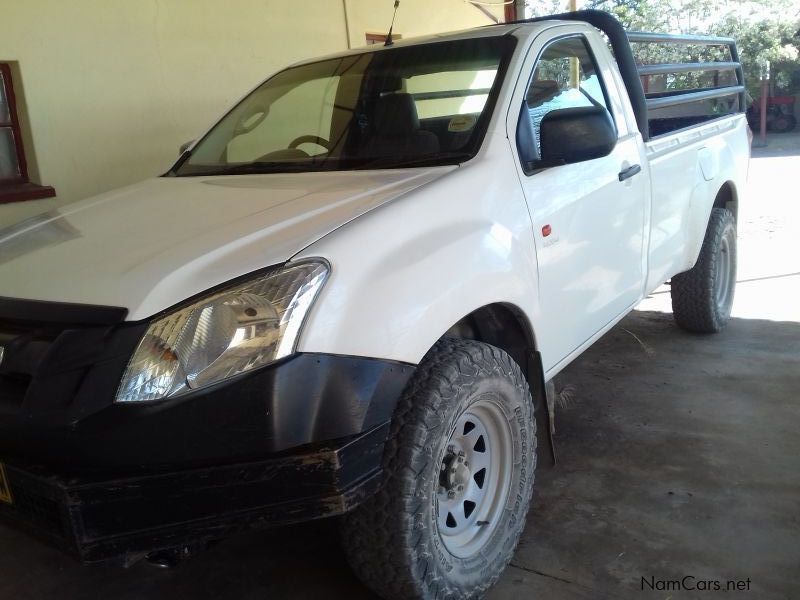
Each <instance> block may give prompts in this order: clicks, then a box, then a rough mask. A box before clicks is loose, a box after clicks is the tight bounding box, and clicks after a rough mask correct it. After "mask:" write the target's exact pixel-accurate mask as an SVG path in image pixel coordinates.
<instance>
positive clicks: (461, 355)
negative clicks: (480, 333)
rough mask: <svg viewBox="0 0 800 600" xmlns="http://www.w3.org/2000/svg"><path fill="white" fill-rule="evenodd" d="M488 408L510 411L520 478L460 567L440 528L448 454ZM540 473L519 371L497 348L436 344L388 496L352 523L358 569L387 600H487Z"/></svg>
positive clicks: (404, 404) (415, 388) (410, 407)
mask: <svg viewBox="0 0 800 600" xmlns="http://www.w3.org/2000/svg"><path fill="white" fill-rule="evenodd" d="M486 402H492V403H496V405H497V406H499V407H501V409H502V410H501V411H500V414H502V415H503V417H504V418H506V419H507V422H508V424H510V428H509V429H507V430H506V431H510V432H511V435H512V438H513V444H508V445H507V447H508V448H513V451H512V453H513V463H512V464H513V468H510V469H509V470H508V473H510V481H509V487H508V492H507V496H506V497H505V501H504V502H502V503H500V502H498V506H501V507H502V509H503V510H502V512H501V513H500V516H499V517H498V518H497V519H496V522H497V525H496V526H495V527H494V528H493V530H487V531H490V532H491V533H487V534H486V540H485V542H484V543H483V546H482V547H481V548H480V550H479V551H478V552H476V553H475V554H474V555H473V556H470V557H466V558H458V557H456V556H455V555H453V554H452V553H450V552H449V551H448V549H447V548H446V547H445V545H444V542H443V536H442V534H440V532H439V526H438V524H437V514H436V507H437V506H439V504H437V502H439V501H437V499H436V498H437V497H441V496H437V494H441V493H442V489H443V488H441V487H438V486H439V485H440V482H441V479H440V477H441V476H440V471H444V470H445V469H444V467H443V466H442V464H443V463H442V461H443V459H445V460H446V456H447V455H446V452H451V451H452V445H449V442H448V440H449V439H450V438H451V435H454V434H455V426H456V423H457V421H459V418H463V416H464V414H469V413H468V410H467V409H469V407H471V406H472V407H475V406H477V405H478V404H479V403H486ZM473 410H475V409H474V408H473ZM502 423H503V424H505V421H502ZM510 439H511V438H510ZM448 448H449V449H448ZM535 468H536V422H535V420H534V416H533V400H532V398H531V393H530V390H529V389H528V385H527V382H526V380H525V377H524V376H523V374H522V371H521V370H520V367H519V365H517V363H516V362H514V360H512V358H511V357H510V356H509V355H508V354H506V353H505V352H504V351H502V350H500V349H499V348H496V347H494V346H490V345H488V344H484V343H480V342H476V341H471V340H460V339H450V338H447V339H444V340H441V341H439V342H437V344H436V345H435V346H434V347H433V348H432V349H431V350H430V351H429V352H428V354H427V355H426V356H425V358H424V359H423V360H422V362H421V363H420V365H419V367H418V369H417V371H416V373H415V374H414V376H413V377H412V379H411V381H410V382H409V385H408V387H407V389H406V390H405V392H404V394H403V396H402V398H401V399H400V401H399V403H398V406H397V408H396V410H395V413H394V416H393V418H392V424H391V432H390V434H389V439H388V440H387V443H386V447H385V452H384V458H383V480H382V484H381V488H380V490H379V492H378V493H377V494H376V495H375V496H373V497H372V498H370V499H369V500H367V501H366V502H365V503H364V504H362V505H361V506H360V507H359V508H357V509H356V510H355V511H353V512H352V513H350V514H348V515H346V516H345V517H344V519H343V523H342V541H343V546H344V550H345V553H346V555H347V557H348V560H349V562H350V564H351V565H352V567H353V569H354V571H355V572H356V574H357V575H358V576H359V577H360V578H361V580H362V581H363V582H364V583H365V584H366V585H367V586H369V587H370V588H371V589H372V590H373V591H374V592H376V593H377V594H379V595H380V596H381V597H383V598H387V599H401V598H402V599H403V600H410V599H413V598H425V599H427V598H436V599H445V598H459V599H463V598H480V597H482V596H483V595H484V594H485V593H486V591H487V590H488V589H489V588H490V587H491V586H492V585H493V584H494V583H495V582H496V581H497V579H498V577H499V576H500V574H501V573H502V571H503V569H504V568H505V567H506V565H507V564H508V562H509V560H511V557H512V555H513V553H514V549H515V547H516V545H517V542H518V541H519V536H520V534H521V533H522V530H523V527H524V525H525V517H526V514H527V512H528V506H529V504H530V500H531V495H532V491H533V479H534V470H535ZM437 490H438V491H437ZM496 497H497V498H501V497H502V496H496Z"/></svg>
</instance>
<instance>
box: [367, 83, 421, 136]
mask: <svg viewBox="0 0 800 600" xmlns="http://www.w3.org/2000/svg"><path fill="white" fill-rule="evenodd" d="M418 129H419V116H418V115H417V107H416V106H415V105H414V99H413V98H412V97H411V94H405V93H400V94H387V95H386V96H382V97H381V98H380V99H379V100H378V102H377V104H376V105H375V130H376V132H377V133H378V134H379V135H410V134H412V133H414V132H415V131H417V130H418Z"/></svg>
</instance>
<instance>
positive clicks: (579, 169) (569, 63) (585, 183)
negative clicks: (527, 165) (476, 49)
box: [508, 27, 650, 371]
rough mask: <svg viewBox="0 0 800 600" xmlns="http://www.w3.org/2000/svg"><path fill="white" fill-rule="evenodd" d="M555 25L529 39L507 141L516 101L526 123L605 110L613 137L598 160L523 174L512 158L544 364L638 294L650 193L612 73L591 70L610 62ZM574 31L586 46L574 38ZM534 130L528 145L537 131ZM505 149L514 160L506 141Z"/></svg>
mask: <svg viewBox="0 0 800 600" xmlns="http://www.w3.org/2000/svg"><path fill="white" fill-rule="evenodd" d="M558 33H559V34H561V35H558V36H556V37H555V38H554V37H553V34H552V33H550V34H549V39H542V40H535V41H534V43H533V45H532V47H531V50H530V57H529V59H528V65H527V70H526V71H523V75H522V77H523V78H525V80H524V81H522V80H521V82H520V83H521V85H520V84H518V85H517V91H516V92H515V99H514V101H513V103H512V107H511V110H510V113H509V114H510V115H511V116H510V117H509V120H508V126H509V139H510V140H516V139H517V136H516V131H517V124H518V118H514V117H515V116H516V115H519V114H520V113H519V112H518V110H519V108H518V107H521V106H522V103H523V102H525V103H526V110H524V111H522V115H523V118H530V119H531V123H532V126H533V127H534V128H535V129H538V128H539V127H540V123H541V119H542V118H543V117H544V115H546V114H547V113H548V111H550V110H559V109H561V108H569V107H572V106H582V105H583V106H585V105H587V104H588V105H595V106H600V105H601V106H604V107H606V108H610V112H611V113H612V114H613V118H614V119H615V123H616V126H617V130H618V134H619V137H618V140H617V145H616V147H615V148H614V150H613V151H612V152H611V154H609V155H608V156H605V157H602V158H597V159H593V160H587V161H583V162H579V163H574V164H568V165H562V166H557V167H550V168H546V169H541V170H538V171H533V172H529V173H527V174H526V172H525V169H523V168H522V166H521V163H519V162H518V164H520V167H519V169H518V172H519V175H520V182H521V185H522V188H523V191H524V194H525V198H526V201H527V203H528V207H529V211H530V215H531V222H532V226H533V235H534V240H535V243H536V252H537V264H538V277H539V303H540V308H541V313H542V314H543V315H547V316H546V318H544V319H542V321H541V322H540V323H538V324H537V336H538V342H539V347H540V348H541V349H542V360H543V363H544V368H545V370H546V371H547V370H550V369H552V368H553V367H554V366H555V365H558V364H559V363H561V362H562V361H563V360H564V359H565V358H567V357H568V356H570V355H571V354H572V353H573V351H574V350H576V349H577V348H579V347H580V346H581V345H583V344H584V343H585V342H586V341H587V340H589V339H590V338H592V336H594V335H595V334H597V332H599V331H601V330H602V329H603V328H604V327H605V326H606V325H607V324H608V323H610V322H611V321H613V320H614V319H616V318H617V317H619V316H620V315H621V314H623V313H624V312H626V311H627V310H629V309H630V308H631V307H632V306H633V305H635V304H636V302H638V301H639V300H640V299H641V297H642V293H643V288H644V282H645V278H646V268H647V265H646V259H645V248H646V243H647V240H646V238H645V232H646V225H647V222H648V219H649V198H650V190H649V184H648V182H649V169H648V165H647V163H646V161H645V160H644V157H643V156H642V152H641V148H642V145H641V138H640V136H639V133H638V132H637V131H629V129H628V125H627V121H626V112H625V111H626V107H627V105H626V104H624V98H623V97H622V96H621V94H620V92H619V90H618V88H617V83H616V81H615V80H614V79H613V77H611V78H610V77H609V76H608V75H609V74H608V73H606V72H604V71H601V70H600V69H598V68H597V64H598V63H599V64H605V63H606V62H607V61H610V60H611V59H610V57H609V55H608V51H607V49H606V48H605V47H603V46H602V45H597V44H592V42H591V40H586V39H585V38H583V36H581V35H580V34H579V33H578V32H573V31H572V30H570V29H569V28H566V27H565V28H563V29H560V30H559V32H558ZM576 37H581V38H583V39H584V42H585V44H586V46H585V47H581V45H580V44H577V43H575V38H576ZM586 49H588V50H589V53H588V55H587V53H586ZM571 57H575V58H574V59H573V58H571ZM598 58H599V60H597V59H598ZM565 59H566V60H565ZM576 86H577V87H576ZM580 94H583V98H581V96H580ZM587 100H588V102H587ZM515 107H516V108H515ZM628 108H629V107H628ZM534 137H535V140H534V143H536V144H537V146H538V145H539V144H540V140H539V136H538V131H535V136H534ZM519 139H520V140H524V139H526V138H525V137H524V136H522V137H521V138H519ZM520 143H523V142H522V141H521V142H520ZM512 151H513V152H514V154H515V159H516V160H517V161H519V154H518V149H517V146H516V143H515V142H512ZM535 164H536V163H535V162H534V163H533V165H534V166H535ZM636 166H639V167H640V169H641V170H640V172H639V173H638V174H636V175H634V176H632V177H629V178H627V179H624V181H620V178H619V174H620V173H622V172H624V171H626V170H627V169H629V168H631V167H636Z"/></svg>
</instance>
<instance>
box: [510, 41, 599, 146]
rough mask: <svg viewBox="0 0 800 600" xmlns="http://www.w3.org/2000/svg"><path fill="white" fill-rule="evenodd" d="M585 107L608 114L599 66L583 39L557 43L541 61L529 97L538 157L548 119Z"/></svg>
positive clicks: (529, 109)
mask: <svg viewBox="0 0 800 600" xmlns="http://www.w3.org/2000/svg"><path fill="white" fill-rule="evenodd" d="M581 106H602V107H603V108H605V109H606V110H608V102H607V100H606V94H605V90H604V89H603V84H602V81H601V80H600V74H599V72H598V68H597V63H596V62H595V60H594V57H593V56H592V53H591V51H590V50H589V46H588V44H587V42H586V38H584V37H583V36H574V37H568V38H563V39H560V40H556V41H554V42H552V43H551V44H550V45H549V46H547V47H546V48H545V49H544V51H543V52H542V54H541V56H540V57H539V61H538V62H537V63H536V67H535V68H534V70H533V78H532V79H531V83H530V85H529V86H528V90H527V93H526V94H525V108H526V112H527V114H528V118H529V119H530V122H531V128H532V130H533V136H534V141H535V144H536V154H537V155H539V150H540V142H539V127H540V125H541V123H542V119H543V118H544V117H545V115H547V113H549V112H550V111H552V110H558V109H562V108H575V107H581Z"/></svg>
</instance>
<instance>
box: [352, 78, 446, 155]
mask: <svg viewBox="0 0 800 600" xmlns="http://www.w3.org/2000/svg"><path fill="white" fill-rule="evenodd" d="M437 152H439V138H438V137H436V134H434V133H432V132H430V131H425V130H423V129H420V127H419V116H418V115H417V107H416V106H415V105H414V99H413V98H412V97H411V95H410V94H406V93H392V94H387V95H385V96H382V97H381V98H380V99H379V100H378V102H377V103H376V105H375V113H374V120H373V133H372V136H371V137H370V138H369V140H368V141H367V143H366V145H365V148H364V154H365V155H366V156H375V157H382V156H408V157H411V158H413V157H417V156H420V155H427V154H435V153H437Z"/></svg>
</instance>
